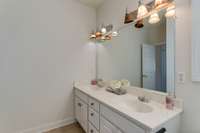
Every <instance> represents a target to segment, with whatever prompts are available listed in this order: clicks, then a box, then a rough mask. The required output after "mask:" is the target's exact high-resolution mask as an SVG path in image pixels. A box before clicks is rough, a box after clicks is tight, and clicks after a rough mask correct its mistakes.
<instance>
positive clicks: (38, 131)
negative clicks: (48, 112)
mask: <svg viewBox="0 0 200 133" xmlns="http://www.w3.org/2000/svg"><path fill="white" fill-rule="evenodd" d="M75 122H76V120H75V118H67V119H64V120H59V121H56V122H52V123H47V124H44V125H41V126H39V127H35V128H30V129H26V130H24V131H21V132H18V133H44V132H47V131H50V130H52V129H56V128H59V127H63V126H66V125H70V124H72V123H75Z"/></svg>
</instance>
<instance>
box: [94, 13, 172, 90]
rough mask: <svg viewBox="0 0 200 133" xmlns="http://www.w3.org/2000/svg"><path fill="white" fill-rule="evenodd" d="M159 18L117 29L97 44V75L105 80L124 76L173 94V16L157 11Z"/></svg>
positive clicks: (133, 83)
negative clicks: (116, 34) (152, 21)
mask: <svg viewBox="0 0 200 133" xmlns="http://www.w3.org/2000/svg"><path fill="white" fill-rule="evenodd" d="M160 16H163V17H162V18H161V21H160V22H159V23H156V24H149V23H148V19H146V20H144V27H143V28H140V29H137V28H135V27H134V23H132V24H128V25H124V26H123V27H122V28H120V30H119V31H118V32H119V35H118V36H117V37H115V38H113V39H112V40H110V41H106V42H101V43H97V75H98V78H101V79H104V80H113V79H115V80H121V79H127V80H129V81H130V83H131V86H136V87H141V88H146V89H151V90H156V91H161V92H166V93H174V92H175V91H174V89H175V82H174V81H175V63H174V62H175V53H174V52H175V19H173V18H166V17H165V16H164V15H163V14H162V12H161V13H160Z"/></svg>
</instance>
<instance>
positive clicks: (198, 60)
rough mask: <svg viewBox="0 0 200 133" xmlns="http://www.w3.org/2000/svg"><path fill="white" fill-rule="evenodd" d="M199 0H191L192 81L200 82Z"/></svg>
mask: <svg viewBox="0 0 200 133" xmlns="http://www.w3.org/2000/svg"><path fill="white" fill-rule="evenodd" d="M199 4H200V1H199V0H192V81H194V82H200V37H199V34H200V25H199V22H200V14H199V12H198V11H199Z"/></svg>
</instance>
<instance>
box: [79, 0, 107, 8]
mask: <svg viewBox="0 0 200 133" xmlns="http://www.w3.org/2000/svg"><path fill="white" fill-rule="evenodd" d="M79 1H80V2H81V3H83V4H86V5H88V6H91V7H95V8H97V7H98V6H100V5H101V4H102V3H103V2H104V1H105V0H79Z"/></svg>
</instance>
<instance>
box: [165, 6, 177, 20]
mask: <svg viewBox="0 0 200 133" xmlns="http://www.w3.org/2000/svg"><path fill="white" fill-rule="evenodd" d="M175 14H176V12H175V5H174V4H172V5H171V6H169V7H168V8H167V12H166V14H165V17H167V18H169V17H174V16H175Z"/></svg>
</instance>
